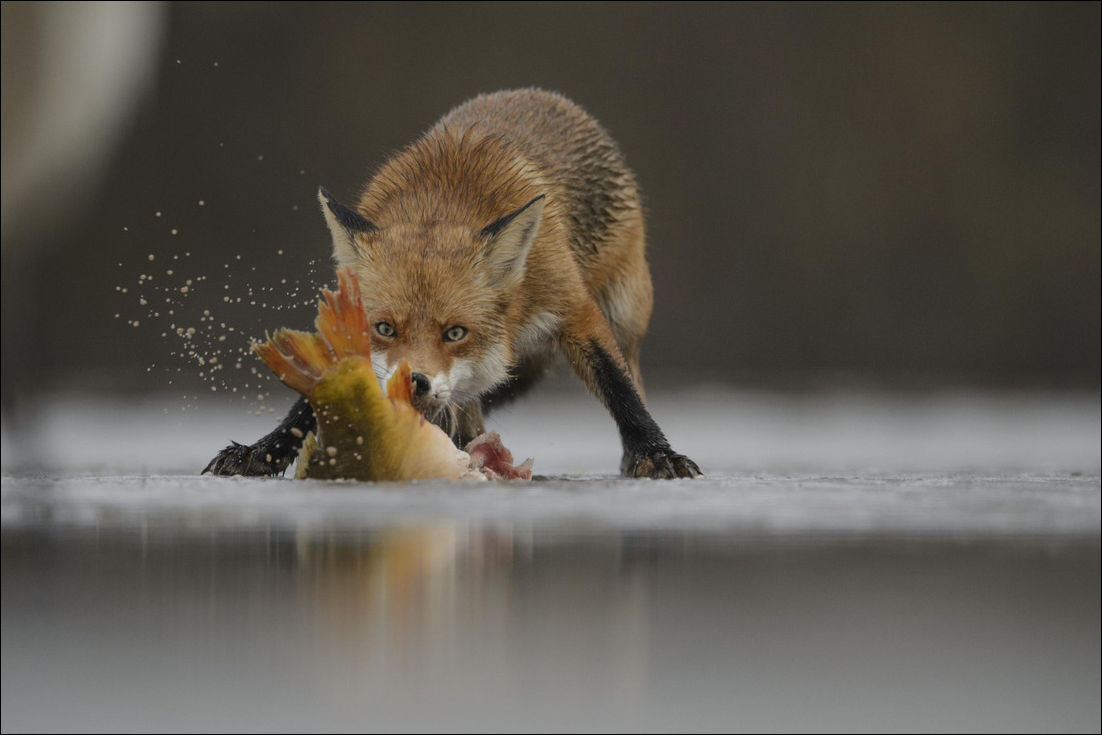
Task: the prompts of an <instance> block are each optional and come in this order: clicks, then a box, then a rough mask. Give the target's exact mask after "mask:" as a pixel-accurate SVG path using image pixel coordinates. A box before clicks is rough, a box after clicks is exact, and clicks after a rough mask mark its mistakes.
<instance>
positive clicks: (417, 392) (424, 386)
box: [411, 373, 432, 398]
mask: <svg viewBox="0 0 1102 735" xmlns="http://www.w3.org/2000/svg"><path fill="white" fill-rule="evenodd" d="M411 377H412V378H413V395H414V396H416V397H417V398H424V397H425V396H427V395H428V394H429V391H430V390H432V381H430V380H429V379H428V377H427V376H426V375H424V374H423V373H413V375H412V376H411Z"/></svg>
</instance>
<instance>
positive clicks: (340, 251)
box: [318, 186, 379, 266]
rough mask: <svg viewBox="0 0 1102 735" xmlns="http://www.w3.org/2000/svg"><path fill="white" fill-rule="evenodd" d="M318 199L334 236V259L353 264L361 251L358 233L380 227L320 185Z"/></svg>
mask: <svg viewBox="0 0 1102 735" xmlns="http://www.w3.org/2000/svg"><path fill="white" fill-rule="evenodd" d="M318 201H319V202H321V213H322V214H323V215H325V223H326V224H327V225H329V232H330V234H332V236H333V259H334V260H336V261H337V264H338V265H340V266H347V265H353V264H354V263H355V262H356V260H357V258H356V256H357V254H359V252H360V248H359V246H358V245H356V235H357V234H360V233H368V232H374V231H375V230H377V229H379V228H378V227H376V226H375V225H373V224H371V223H370V222H368V221H367V220H366V219H364V217H363V216H362V215H360V214H359V213H358V212H356V211H354V210H351V209H349V208H348V207H346V206H344V205H343V204H341V203H340V202H338V201H337V200H336V199H335V198H334V197H333V195H332V194H330V193H329V192H328V191H326V190H325V187H323V186H319V187H318Z"/></svg>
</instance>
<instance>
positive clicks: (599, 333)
mask: <svg viewBox="0 0 1102 735" xmlns="http://www.w3.org/2000/svg"><path fill="white" fill-rule="evenodd" d="M561 341H562V345H563V350H564V352H565V353H566V358H567V360H568V361H569V362H570V365H571V367H572V368H573V369H574V372H575V373H577V374H578V377H580V378H581V379H582V380H583V381H584V382H585V384H586V385H587V386H589V389H590V390H591V391H592V392H593V393H594V394H595V395H596V396H597V397H598V398H599V399H600V400H601V402H602V403H603V404H604V405H605V407H606V408H607V409H608V411H609V413H611V414H612V418H613V419H614V420H615V421H616V427H617V428H618V429H619V430H620V441H621V442H622V444H623V447H624V456H623V460H622V461H621V463H620V474H621V475H623V476H624V477H652V478H655V479H672V478H676V477H700V476H702V474H703V473H702V472H701V471H700V468H699V467H698V466H697V464H696V462H694V461H692V460H691V459H689V458H688V457H686V456H685V455H683V454H678V453H677V452H675V451H673V449H672V448H671V447H670V443H669V441H667V440H666V436H665V434H663V433H662V430H661V429H660V428H658V424H657V423H655V421H654V419H653V418H652V417H651V415H650V412H649V411H647V407H646V405H645V404H644V403H643V399H642V397H641V396H640V395H639V390H638V389H637V388H636V386H635V383H634V381H632V379H631V374H630V373H629V372H628V367H627V363H626V362H625V361H624V358H623V356H622V355H621V354H620V349H619V348H618V347H617V346H616V342H615V340H614V339H613V337H612V331H611V330H610V329H609V327H608V323H607V322H606V321H605V318H604V315H603V314H601V312H600V310H599V309H598V308H597V305H596V304H593V303H591V304H589V305H588V306H587V307H586V308H585V309H584V310H582V311H581V312H580V313H579V314H578V316H576V317H575V318H574V319H573V320H571V321H569V322H567V323H566V324H565V325H564V330H563V332H562V336H561Z"/></svg>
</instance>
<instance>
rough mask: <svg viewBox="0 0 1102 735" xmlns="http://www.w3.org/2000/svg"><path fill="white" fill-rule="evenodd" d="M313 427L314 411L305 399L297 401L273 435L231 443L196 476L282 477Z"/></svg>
mask: <svg viewBox="0 0 1102 735" xmlns="http://www.w3.org/2000/svg"><path fill="white" fill-rule="evenodd" d="M317 425H318V422H317V419H315V418H314V409H313V408H311V407H310V403H309V402H308V401H307V400H306V398H305V397H300V398H299V399H298V400H297V401H295V405H294V406H292V407H291V410H290V411H289V412H288V413H287V416H286V417H285V418H284V419H283V421H282V422H280V424H279V426H277V427H276V428H275V430H274V431H272V432H271V433H270V434H268V435H266V436H263V437H261V438H260V439H258V440H257V441H256V443H255V444H249V445H246V444H238V443H237V442H232V443H231V444H230V445H229V446H228V447H226V448H225V449H223V450H222V451H221V452H219V453H218V455H217V456H216V457H215V458H214V459H212V460H211V461H210V462H209V463H207V466H206V468H205V469H204V470H203V471H202V472H201V473H200V474H206V473H207V472H209V473H211V474H212V475H246V476H251V477H260V476H266V475H282V474H283V473H284V472H286V471H287V468H288V467H289V466H290V464H291V462H292V461H294V459H295V457H296V456H297V455H298V450H299V448H300V447H301V446H302V441H303V439H304V438H305V436H306V435H307V434H308V433H310V432H311V431H314V429H316V428H317Z"/></svg>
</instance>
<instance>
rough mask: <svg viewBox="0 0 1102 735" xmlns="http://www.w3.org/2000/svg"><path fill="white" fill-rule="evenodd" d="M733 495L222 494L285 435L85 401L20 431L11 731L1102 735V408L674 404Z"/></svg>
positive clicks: (561, 461)
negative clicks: (240, 457)
mask: <svg viewBox="0 0 1102 735" xmlns="http://www.w3.org/2000/svg"><path fill="white" fill-rule="evenodd" d="M651 405H652V409H653V412H654V414H655V416H656V418H657V419H658V420H659V423H660V424H662V426H663V427H664V429H665V430H666V433H667V434H668V435H669V436H670V439H671V441H672V443H673V444H674V446H675V448H677V449H679V450H680V451H683V452H685V453H686V454H689V455H690V456H692V457H693V458H694V459H696V460H698V462H699V463H700V465H701V466H702V468H703V469H704V470H705V472H707V473H708V478H707V479H705V480H697V481H677V482H667V483H660V482H650V481H645V482H637V481H623V480H619V479H617V478H615V477H613V473H614V472H615V469H616V466H617V463H618V458H619V448H618V446H617V443H616V439H615V432H614V430H613V427H612V424H611V421H610V420H609V419H608V418H607V417H606V416H605V415H604V414H603V412H602V411H601V409H600V408H599V407H598V406H596V404H594V403H592V402H591V401H589V400H588V399H586V398H585V397H583V396H580V395H578V394H576V393H574V394H566V395H564V396H556V395H552V396H550V397H546V396H545V398H544V399H543V400H535V401H533V402H529V403H523V404H520V405H518V406H517V407H515V408H512V409H511V410H509V411H508V412H507V413H505V414H504V415H502V416H501V417H499V418H498V419H496V420H495V421H494V422H493V424H494V425H493V426H492V427H491V428H495V429H497V430H499V431H500V432H501V433H502V436H503V438H504V439H505V442H506V443H507V444H508V445H509V446H510V448H512V449H513V451H514V453H515V454H517V455H519V457H520V458H523V457H525V456H529V455H531V456H534V457H535V460H536V472H537V473H539V474H542V475H544V476H545V478H546V479H543V480H540V481H538V482H533V483H531V484H519V485H518V484H510V485H487V484H480V485H448V484H443V483H423V484H418V485H415V486H388V485H375V486H372V485H364V484H352V483H349V484H345V483H337V484H326V483H317V482H306V483H302V482H294V481H291V480H287V479H275V480H256V479H249V480H246V479H241V478H231V479H226V478H210V477H204V478H199V477H197V476H195V473H196V472H197V470H198V469H199V468H201V467H202V466H203V465H204V464H205V462H206V460H207V459H209V458H210V456H212V454H213V452H215V451H216V450H217V449H219V448H220V447H221V446H222V445H224V444H225V443H226V442H227V441H228V440H229V439H231V438H232V439H238V440H251V439H253V438H255V437H256V436H259V435H260V434H261V433H263V432H264V431H266V430H267V429H268V427H269V426H270V425H271V421H272V419H271V418H270V417H255V416H252V415H249V414H246V413H245V412H244V411H243V410H238V409H234V408H229V407H226V406H225V405H220V404H214V403H210V404H204V405H200V406H198V407H195V408H193V409H192V410H189V411H187V412H183V413H181V412H180V410H179V407H178V406H177V405H175V402H174V401H173V400H172V399H169V398H166V399H163V400H155V401H149V402H144V403H136V404H132V405H125V406H117V405H116V406H107V405H106V404H104V403H102V402H101V401H96V400H92V399H87V398H84V399H77V398H59V399H58V400H56V401H54V402H52V403H51V404H50V405H49V406H47V407H46V408H45V409H44V410H43V412H42V413H41V414H40V421H39V422H38V423H37V425H36V426H35V427H34V428H33V429H28V430H27V431H25V432H24V434H25V436H23V441H21V442H17V441H16V437H15V436H14V435H13V434H12V433H11V432H10V431H9V430H8V428H7V427H5V432H4V438H3V462H4V475H3V488H2V513H0V518H2V522H3V578H2V579H3V582H2V584H3V604H2V615H3V617H2V619H3V630H2V643H3V665H2V695H3V729H4V730H5V731H9V730H58V729H82V730H87V729H132V730H133V729H152V730H185V729H187V730H196V729H198V730H220V729H238V730H241V729H249V730H254V729H281V730H287V729H293V730H304V729H308V730H332V729H339V730H368V729H370V730H386V729H402V730H429V729H436V728H443V729H446V730H487V729H488V730H555V729H589V730H594V729H596V730H621V729H635V730H673V729H676V730H698V729H701V730H761V729H765V730H808V729H811V730H827V729H831V730H843V729H844V730H857V729H859V730H952V731H957V730H1046V731H1048V730H1051V731H1057V730H1060V731H1062V730H1073V731H1097V730H1098V729H1099V726H1100V695H1099V690H1100V686H1102V681H1100V650H1102V647H1100V633H1099V629H1100V620H1102V613H1100V571H1102V570H1100V541H1099V538H1100V526H1102V521H1100V514H1102V500H1100V478H1099V473H1100V468H1102V459H1100V454H1102V450H1100V418H1099V417H1100V412H1099V398H1098V395H1097V394H1092V393H1088V394H1083V395H1067V394H1061V395H1026V396H1023V395H1016V394H974V393H936V394H928V395H911V396H903V397H901V396H898V395H892V394H861V393H832V394H818V395H803V396H794V395H785V394H769V393H752V392H732V391H727V390H722V389H711V390H708V389H699V390H695V391H691V392H686V393H683V394H681V395H678V396H673V397H671V396H668V395H667V396H663V395H661V394H656V395H653V396H652V404H651Z"/></svg>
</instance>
